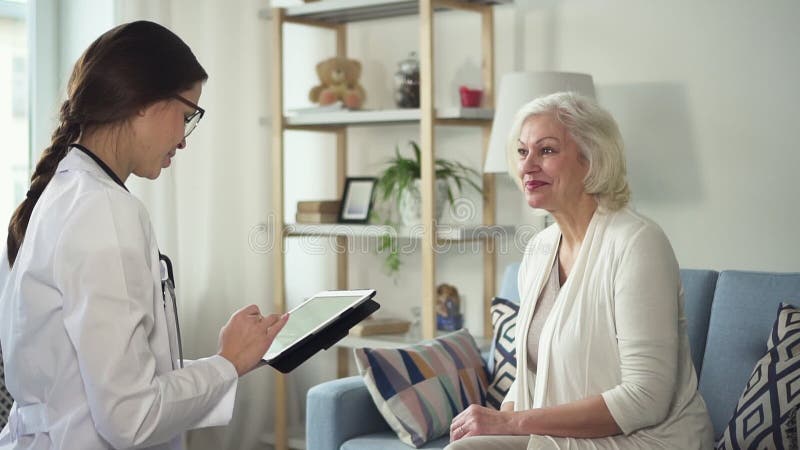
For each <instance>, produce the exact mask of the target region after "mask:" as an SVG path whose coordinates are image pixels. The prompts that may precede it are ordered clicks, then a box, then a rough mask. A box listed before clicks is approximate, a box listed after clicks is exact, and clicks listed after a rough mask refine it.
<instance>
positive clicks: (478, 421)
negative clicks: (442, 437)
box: [450, 403, 519, 442]
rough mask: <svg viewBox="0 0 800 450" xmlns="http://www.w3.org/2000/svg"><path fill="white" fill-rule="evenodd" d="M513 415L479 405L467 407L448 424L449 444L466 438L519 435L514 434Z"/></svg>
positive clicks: (509, 412) (511, 412)
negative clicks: (490, 435)
mask: <svg viewBox="0 0 800 450" xmlns="http://www.w3.org/2000/svg"><path fill="white" fill-rule="evenodd" d="M512 405H513V403H512ZM513 415H514V412H513V411H497V410H496V409H492V408H486V407H483V406H479V405H469V407H468V408H467V409H465V410H464V411H461V414H459V415H457V416H456V417H455V418H454V419H453V421H452V422H451V423H450V442H453V441H457V440H459V439H461V438H464V437H468V436H483V435H489V434H519V433H517V432H514V426H513V420H512V418H513Z"/></svg>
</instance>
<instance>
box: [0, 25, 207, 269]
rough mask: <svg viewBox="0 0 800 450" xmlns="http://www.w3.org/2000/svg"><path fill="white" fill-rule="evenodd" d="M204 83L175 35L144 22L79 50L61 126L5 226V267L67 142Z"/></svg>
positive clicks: (12, 258)
mask: <svg viewBox="0 0 800 450" xmlns="http://www.w3.org/2000/svg"><path fill="white" fill-rule="evenodd" d="M206 79H208V74H207V73H206V71H205V69H203V67H202V66H201V65H200V63H199V62H198V61H197V58H196V57H195V55H194V54H193V53H192V50H191V49H190V48H189V46H188V45H186V43H185V42H183V41H182V40H181V38H179V37H178V36H177V35H176V34H175V33H173V32H172V31H170V30H168V29H167V28H165V27H163V26H161V25H159V24H157V23H154V22H148V21H143V20H142V21H136V22H130V23H126V24H122V25H119V26H117V27H115V28H112V29H111V30H109V31H107V32H105V33H103V34H102V35H101V36H100V37H98V38H97V39H96V40H95V41H94V42H92V44H91V45H89V47H88V48H87V49H86V51H84V52H83V54H82V55H81V57H80V58H79V59H78V61H77V62H76V63H75V67H74V68H73V70H72V74H71V75H70V78H69V82H68V83H67V100H66V101H65V102H64V103H63V104H62V105H61V109H60V114H59V125H58V127H57V128H56V129H55V131H54V132H53V136H52V140H51V143H50V145H49V146H48V147H47V148H45V150H44V151H43V152H42V156H41V158H40V159H39V161H38V163H37V164H36V168H35V169H34V171H33V175H32V176H31V186H30V189H29V190H28V193H27V195H26V197H25V199H23V201H22V203H20V205H19V206H18V207H17V209H16V210H15V211H14V214H13V215H12V216H11V221H10V222H9V224H8V238H7V241H6V243H7V252H8V262H9V266H13V265H14V261H15V260H16V258H17V254H18V253H19V249H20V246H21V245H22V242H23V239H24V238H25V232H26V230H27V228H28V222H30V219H31V214H32V213H33V209H34V207H35V206H36V202H37V201H38V200H39V197H41V195H42V193H43V192H44V191H45V188H46V187H47V185H48V184H49V183H50V180H51V179H52V178H53V176H54V175H55V172H56V169H57V168H58V165H59V163H60V162H61V160H62V159H64V157H65V156H66V155H67V153H68V152H69V148H70V147H69V146H70V144H72V143H74V142H76V141H77V140H78V138H79V137H81V136H85V135H91V134H92V133H93V132H95V131H97V130H100V129H103V128H107V127H116V126H121V125H124V124H125V123H126V122H127V121H128V120H129V119H130V118H131V117H133V116H134V115H136V114H137V112H139V111H141V110H142V109H143V108H145V107H147V106H149V105H152V104H154V103H156V102H159V101H163V100H168V99H171V98H172V97H174V96H175V95H176V94H179V93H181V92H183V91H186V90H189V89H191V88H192V87H193V86H194V85H195V84H196V83H198V82H203V81H205V80H206Z"/></svg>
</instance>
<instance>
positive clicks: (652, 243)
mask: <svg viewBox="0 0 800 450" xmlns="http://www.w3.org/2000/svg"><path fill="white" fill-rule="evenodd" d="M560 238H561V231H560V229H559V228H558V225H557V224H556V225H553V226H551V227H549V228H547V229H546V230H544V231H542V232H541V233H539V234H538V235H537V236H536V237H534V238H533V239H532V240H531V242H530V243H529V244H528V247H527V249H526V252H525V255H524V258H523V260H522V265H521V266H520V271H519V291H520V297H521V306H520V312H519V318H518V321H519V322H518V325H519V326H518V327H517V334H516V335H517V338H518V339H517V342H516V350H517V379H516V381H515V382H514V384H513V385H512V388H511V390H510V391H509V393H508V395H507V396H506V398H505V401H514V402H515V409H516V410H517V411H522V410H527V409H531V408H541V407H546V406H555V405H560V404H564V403H569V402H572V401H576V400H580V399H583V398H586V397H590V396H594V395H598V394H599V395H602V397H603V399H604V400H605V403H606V405H607V406H608V409H609V411H610V412H611V415H612V416H613V417H614V420H615V421H616V422H617V424H618V425H619V427H620V428H621V429H622V431H623V433H624V435H618V436H613V437H608V438H600V439H573V438H549V437H540V436H533V437H532V440H542V442H544V441H547V442H548V445H547V448H551V446H552V445H555V447H556V448H570V449H576V448H579V449H584V448H615V449H638V448H642V449H644V448H647V449H650V448H670V449H682V450H691V449H708V448H710V447H711V445H712V440H713V431H712V426H711V421H710V419H709V416H708V412H707V411H706V406H705V403H704V402H703V399H702V398H701V397H700V394H699V393H698V392H697V378H696V376H695V370H694V366H693V364H692V359H691V354H690V350H689V340H688V337H687V335H686V318H685V316H684V312H683V290H682V287H681V283H680V276H679V271H678V263H677V261H676V259H675V256H674V254H673V251H672V247H671V246H670V244H669V241H668V240H667V237H666V236H665V235H664V232H663V231H662V230H661V229H660V228H659V227H658V225H656V224H654V223H653V222H651V221H650V220H649V219H647V218H645V217H643V216H641V215H639V214H637V213H636V212H634V211H632V210H631V209H628V208H624V209H622V210H620V211H616V212H613V213H602V212H599V211H598V212H596V213H595V214H594V216H593V217H592V220H591V222H590V223H589V228H588V229H587V231H586V236H585V237H584V240H583V243H582V244H581V248H580V251H579V253H578V257H577V258H576V260H575V264H574V266H573V267H572V270H571V272H570V274H569V277H568V278H567V281H566V283H564V285H563V286H562V287H561V291H560V292H559V295H558V299H557V301H556V304H555V306H554V307H553V310H552V311H551V312H550V315H549V317H548V318H547V321H546V322H545V324H544V328H543V330H542V335H541V339H540V341H539V347H538V348H539V357H538V364H537V365H538V371H537V373H538V375H537V376H534V375H533V374H532V373H530V371H529V370H528V364H527V358H526V357H525V354H526V353H525V352H526V349H527V347H528V342H527V340H528V339H527V338H528V333H527V332H526V331H527V330H528V328H529V327H530V323H531V318H532V316H533V311H534V309H535V306H536V301H537V299H538V298H539V295H540V293H541V291H542V289H543V287H544V284H545V281H546V279H547V275H548V274H549V272H550V270H548V269H549V268H550V267H552V264H553V261H554V259H555V257H556V252H557V249H558V243H559V240H560ZM532 444H533V442H532ZM529 448H530V447H529Z"/></svg>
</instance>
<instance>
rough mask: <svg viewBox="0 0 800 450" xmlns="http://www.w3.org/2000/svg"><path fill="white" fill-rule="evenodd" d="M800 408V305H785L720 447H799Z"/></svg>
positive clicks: (719, 444) (779, 311)
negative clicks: (799, 411)
mask: <svg viewBox="0 0 800 450" xmlns="http://www.w3.org/2000/svg"><path fill="white" fill-rule="evenodd" d="M798 406H800V309H798V308H795V307H794V306H792V305H787V304H784V303H781V305H780V308H778V318H777V319H776V320H775V325H773V327H772V332H771V333H770V336H769V340H768V341H767V353H766V354H765V355H764V356H763V357H762V358H761V359H760V360H758V362H757V363H756V366H755V368H754V369H753V372H752V374H751V375H750V379H749V380H748V381H747V386H745V389H744V392H743V393H742V396H741V397H740V398H739V403H738V404H737V405H736V409H735V410H734V413H733V418H731V420H730V422H728V426H727V427H726V428H725V431H724V432H723V434H722V437H721V438H720V440H719V442H717V444H716V448H717V449H718V450H722V449H726V450H730V449H739V448H747V449H750V448H753V449H755V448H758V449H762V448H766V449H770V448H779V449H784V448H785V449H789V448H797V435H796V434H797V433H796V428H795V427H796V423H795V420H796V414H797V408H798Z"/></svg>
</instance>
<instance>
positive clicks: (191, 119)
mask: <svg viewBox="0 0 800 450" xmlns="http://www.w3.org/2000/svg"><path fill="white" fill-rule="evenodd" d="M173 97H174V98H175V99H176V100H178V101H180V102H181V103H183V104H185V105H186V106H190V107H192V108H194V109H195V112H193V113H192V114H191V115H189V116H186V117H184V118H183V138H184V139H186V138H187V137H189V135H190V134H192V131H194V129H195V127H197V124H198V123H199V122H200V119H202V118H203V115H204V114H205V113H206V110H205V109H203V108H201V107H199V106H197V105H195V104H194V103H192V102H190V101H189V100H186V99H185V98H183V97H181V96H180V95H178V94H175V95H173Z"/></svg>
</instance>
